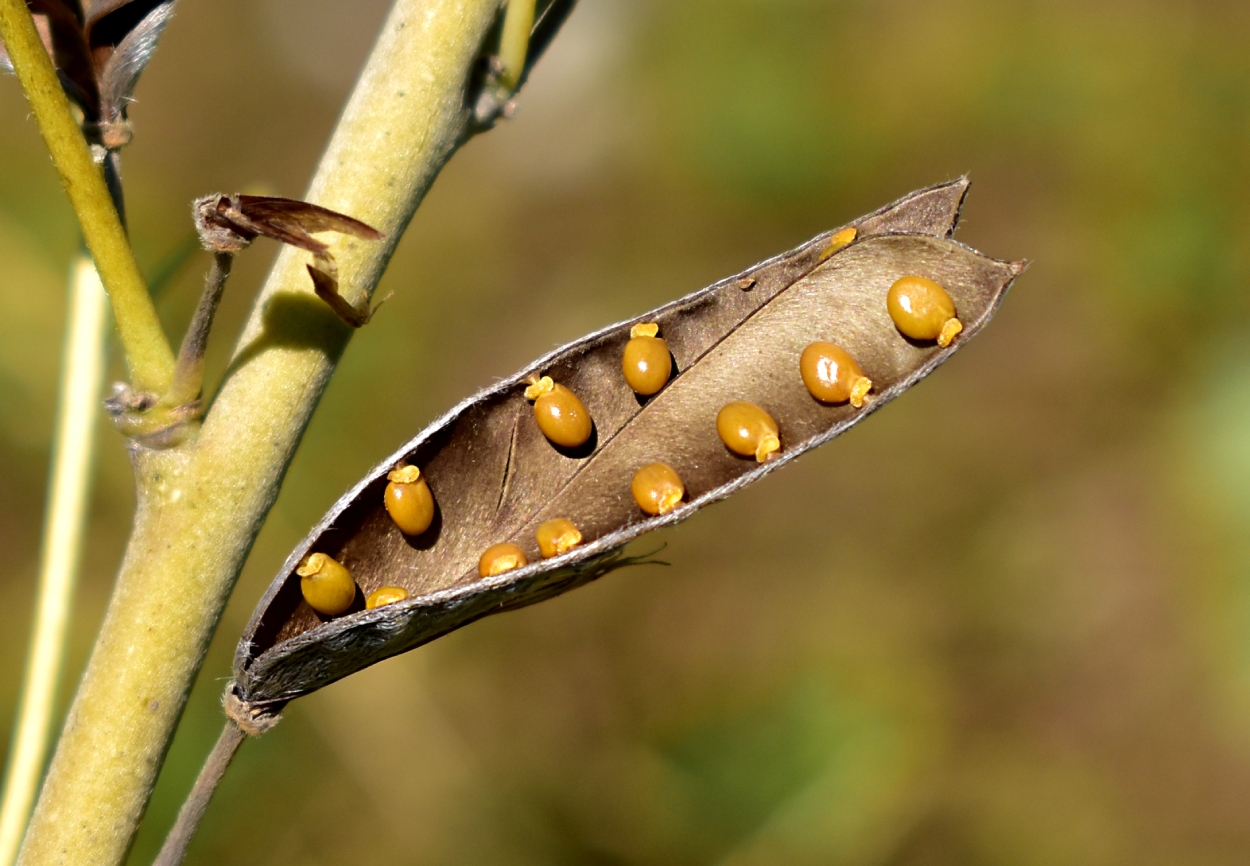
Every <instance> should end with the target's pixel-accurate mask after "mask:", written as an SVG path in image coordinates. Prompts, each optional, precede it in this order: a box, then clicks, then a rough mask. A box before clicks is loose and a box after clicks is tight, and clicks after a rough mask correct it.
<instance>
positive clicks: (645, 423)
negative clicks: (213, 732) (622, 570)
mask: <svg viewBox="0 0 1250 866" xmlns="http://www.w3.org/2000/svg"><path fill="white" fill-rule="evenodd" d="M966 186H967V184H966V182H965V181H962V180H961V181H957V182H955V183H951V184H944V185H942V186H939V187H934V188H931V189H927V190H922V191H920V192H918V193H914V194H913V195H911V196H908V197H906V198H904V199H902V200H900V201H899V202H897V203H895V204H894V205H891V206H889V207H887V208H884V209H882V210H881V211H878V212H876V213H874V214H871V215H869V216H867V217H864V218H862V219H860V220H856V221H855V222H854V223H853V224H852V226H850V227H853V228H854V229H855V230H856V236H855V240H854V242H852V243H851V244H849V245H847V246H846V247H844V248H842V249H840V250H838V251H837V252H836V253H834V254H833V255H831V256H828V257H825V253H826V251H827V250H828V248H829V247H830V245H831V239H832V238H833V236H834V233H833V232H826V233H824V234H822V235H819V236H817V237H816V238H814V239H813V240H811V241H809V242H808V243H806V244H804V245H802V246H801V247H799V248H798V249H796V250H794V251H792V252H790V253H787V254H785V255H781V256H778V257H775V258H773V259H770V260H768V261H766V262H763V263H761V264H759V265H756V266H754V267H752V268H750V269H748V270H747V271H746V272H745V273H743V274H739V275H736V276H733V277H730V278H728V279H725V280H722V281H721V282H719V283H717V284H715V285H713V286H710V287H709V288H706V289H703V290H702V291H699V292H696V293H694V294H692V295H689V296H687V297H685V298H683V299H681V300H678V301H675V302H673V303H671V304H668V305H666V306H664V307H661V308H660V309H658V310H654V311H652V312H650V313H647V314H645V315H643V316H639V317H638V318H637V319H635V320H633V321H630V322H625V323H622V324H619V325H615V326H613V327H610V328H607V329H605V330H603V331H600V332H598V333H595V334H591V335H589V336H587V337H585V338H583V339H581V340H577V341H575V342H573V343H571V344H569V345H567V346H564V347H562V348H560V349H558V350H556V351H555V352H553V353H551V354H550V355H548V356H546V357H544V358H540V359H539V360H537V361H536V362H535V363H534V364H533V365H531V366H530V367H529V368H527V369H525V370H522V371H520V372H518V373H517V374H516V375H515V376H512V377H510V378H508V379H506V380H504V381H502V382H500V383H498V384H497V385H496V386H494V387H492V388H490V389H488V390H486V391H484V392H482V393H479V394H477V395H475V396H474V397H472V398H470V399H469V400H466V401H465V402H464V403H461V404H460V405H459V406H457V407H456V408H455V409H453V410H452V411H451V412H449V413H448V414H447V415H445V416H443V417H442V418H441V419H439V420H438V421H436V422H435V423H434V424H433V425H431V426H430V427H429V428H428V429H427V430H426V431H424V432H423V433H421V434H420V435H419V436H417V437H416V438H415V439H413V440H412V441H410V442H408V443H407V444H405V445H404V446H403V447H402V448H401V449H400V450H399V451H398V452H397V453H396V454H394V455H392V456H391V457H389V458H387V460H386V461H384V462H383V463H381V464H379V465H378V467H377V468H376V469H375V470H373V471H372V472H370V473H369V474H368V475H367V476H366V477H365V478H364V479H363V480H362V481H361V482H360V483H359V484H358V485H357V486H356V487H355V488H353V489H352V490H351V491H349V492H348V493H347V494H346V495H345V496H344V497H343V498H342V499H340V500H339V502H338V503H337V504H336V505H335V506H334V507H333V508H332V509H331V510H330V512H329V513H328V514H327V515H326V517H325V518H324V519H323V520H322V522H321V523H320V524H318V526H316V527H315V528H314V529H313V531H312V532H311V533H310V534H309V536H308V537H307V538H306V539H305V540H304V542H303V543H301V544H300V545H299V546H298V547H297V549H296V550H295V551H294V552H293V553H292V555H291V557H290V559H288V562H287V564H286V565H285V566H284V568H283V570H282V572H281V573H280V574H279V575H278V577H277V578H276V579H275V580H274V582H273V584H272V585H271V586H270V589H269V591H268V592H267V593H266V595H265V597H264V598H263V599H262V600H261V602H260V604H259V606H258V607H257V610H256V612H255V614H254V615H253V617H252V621H251V623H250V624H249V626H248V628H247V631H246V632H245V634H244V636H243V640H242V641H241V643H240V644H239V649H238V652H237V654H236V659H235V676H236V683H235V685H234V687H233V688H234V690H235V693H236V695H237V696H238V697H239V698H240V699H242V700H244V701H246V702H248V703H249V704H253V705H256V706H266V707H271V708H275V707H280V706H281V705H282V704H283V703H284V702H286V701H289V700H291V699H293V698H295V697H298V696H300V695H302V694H306V693H308V692H310V691H313V690H315V689H318V688H320V687H322V686H324V685H327V684H328V683H330V682H333V681H335V680H337V679H339V678H341V677H343V676H347V675H348V674H350V673H352V672H353V671H355V670H359V669H360V668H362V667H365V666H367V665H369V664H373V663H374V662H377V661H380V660H381V659H384V658H386V657H388V656H391V655H395V654H397V653H400V652H403V651H405V650H408V649H411V648H413V647H415V646H418V645H420V644H422V643H425V642H428V641H430V640H433V639H434V638H436V637H439V636H440V635H443V634H446V633H447V632H450V631H452V630H454V629H456V628H459V627H460V626H462V625H465V624H466V623H468V622H471V621H473V620H475V619H478V618H480V617H483V616H487V615H489V614H491V613H496V612H499V611H501V610H508V609H512V608H516V607H522V606H525V605H527V604H533V603H535V602H537V601H541V600H543V599H545V598H550V597H552V596H553V595H556V594H559V593H561V592H564V591H567V590H569V589H572V588H573V587H575V586H578V585H581V584H583V583H586V582H588V581H589V580H593V579H594V578H596V577H598V576H600V575H602V574H604V573H606V572H607V571H608V570H610V569H611V568H613V567H619V565H620V563H621V562H622V560H621V559H619V558H616V554H615V551H617V550H619V549H620V548H621V546H622V545H624V544H626V543H627V542H629V541H631V540H632V539H634V538H637V537H638V536H639V535H641V534H643V533H645V532H649V531H651V530H653V529H655V528H658V527H661V526H666V525H670V524H672V523H675V522H677V521H679V520H683V519H685V518H686V517H688V516H690V515H691V514H692V513H694V512H695V511H696V510H698V509H699V508H701V507H702V506H704V505H706V504H708V503H710V502H713V501H715V500H717V499H720V498H723V497H725V496H727V495H729V494H730V493H732V492H734V491H735V490H737V489H739V488H741V487H742V486H744V485H746V484H749V483H751V482H752V481H754V480H756V479H757V478H760V477H761V476H762V475H764V474H766V473H768V472H771V471H774V470H776V469H777V468H779V467H780V466H782V465H785V464H786V463H788V462H789V461H790V460H792V459H794V458H795V457H797V456H798V455H800V454H802V453H803V452H805V451H806V450H808V449H810V448H813V447H815V446H816V445H819V444H821V443H823V442H826V441H828V440H829V439H831V438H833V437H834V436H837V435H838V434H840V433H841V432H843V431H844V430H846V429H848V428H849V427H850V426H852V425H853V424H855V423H858V422H859V421H860V420H862V419H863V418H865V417H866V416H867V415H868V414H870V413H871V412H872V411H873V410H875V409H876V408H879V407H880V406H881V405H883V404H884V403H886V402H888V401H889V400H890V399H892V398H893V397H895V396H897V395H898V394H900V393H901V392H902V391H903V390H905V389H907V388H908V387H910V386H911V385H913V384H915V383H916V382H917V381H919V380H920V379H921V378H923V377H924V376H926V375H928V373H930V372H931V371H932V370H933V369H934V368H936V367H937V365H939V364H940V363H942V362H943V361H944V360H945V359H946V358H948V357H950V355H951V354H952V353H953V352H954V351H956V350H957V349H958V348H959V347H961V346H962V345H963V344H964V343H965V342H967V340H968V339H969V338H970V337H971V336H974V335H975V334H976V332H977V331H979V330H980V328H981V327H983V326H984V324H985V323H986V322H987V321H988V320H989V318H990V317H991V316H992V315H993V312H994V310H995V309H996V308H997V306H998V303H999V301H1000V300H1001V299H1002V296H1003V293H1004V292H1005V290H1006V288H1007V287H1008V285H1009V284H1010V283H1011V281H1012V280H1013V279H1014V278H1015V276H1016V275H1017V274H1018V273H1019V272H1020V270H1021V268H1022V266H1021V265H1019V264H1011V263H1005V262H999V261H996V260H994V259H990V258H987V257H985V256H983V255H981V254H979V253H977V252H975V251H973V250H970V249H968V248H967V247H963V246H961V245H959V244H957V243H955V242H953V241H950V240H947V237H948V235H949V234H950V232H951V230H952V229H953V227H954V224H955V222H956V220H957V217H958V212H959V206H960V203H961V201H962V199H963V195H964V192H965V190H966ZM917 272H919V273H925V274H929V275H931V276H932V277H933V278H934V279H938V280H939V281H941V282H943V284H944V285H946V286H947V287H948V288H950V290H951V292H952V294H953V295H954V296H955V300H956V302H957V303H958V304H959V306H960V310H961V312H962V314H963V316H964V318H965V322H966V325H967V330H966V332H965V334H964V335H963V336H962V337H961V338H960V339H959V340H958V341H956V342H955V343H954V344H952V345H951V346H950V347H948V348H941V347H938V346H936V345H933V344H929V345H917V344H914V343H912V342H909V341H908V340H906V339H905V338H904V337H903V336H902V335H900V334H899V333H898V332H897V330H896V329H895V328H894V327H893V325H892V323H891V321H890V318H889V314H888V312H887V310H886V305H885V294H886V291H887V290H888V288H889V286H890V285H891V283H892V282H893V281H894V280H896V279H897V278H898V277H899V276H900V275H902V274H904V273H917ZM746 284H749V285H750V286H751V288H750V290H749V291H744V290H743V289H742V286H743V285H746ZM639 322H646V323H654V324H657V325H658V326H659V329H660V333H663V334H665V336H666V338H667V340H668V342H669V345H670V346H671V348H672V352H673V355H674V357H675V359H676V365H675V373H674V376H673V378H672V380H671V381H670V382H669V383H668V384H667V385H666V386H665V388H664V389H663V390H662V391H660V392H659V393H658V394H656V395H655V396H654V397H651V398H649V399H647V400H645V401H640V400H639V399H637V397H636V395H635V394H634V393H633V391H632V390H631V389H630V388H629V387H628V385H627V384H626V383H625V382H624V381H623V380H622V377H621V376H620V359H621V352H622V351H623V348H624V346H625V344H626V343H627V342H628V341H629V339H630V332H631V328H632V326H634V325H636V324H638V323H639ZM813 339H834V340H836V341H837V342H838V344H839V345H842V346H845V347H846V348H847V350H848V351H851V352H853V353H854V355H855V357H856V358H857V359H858V361H859V362H860V363H861V364H862V365H863V367H864V370H865V372H866V373H867V374H869V375H871V376H872V377H873V382H874V388H873V393H872V396H871V399H870V400H868V401H866V402H865V403H864V406H863V408H860V409H857V408H854V407H852V406H851V405H849V404H845V403H844V404H841V405H828V404H825V403H822V402H820V401H818V400H814V399H812V396H811V394H810V393H808V390H807V388H806V387H805V385H804V383H803V381H802V379H801V377H800V375H799V369H798V358H799V355H800V353H801V352H802V350H803V348H804V347H805V346H807V345H808V344H810V343H811V342H812V340H813ZM543 375H551V376H552V378H553V379H554V380H557V381H560V382H562V383H567V385H568V386H569V387H570V388H572V389H573V390H575V391H576V393H578V395H579V396H580V397H581V398H582V399H583V400H585V402H586V405H587V407H588V408H589V410H590V411H591V412H592V413H593V415H594V417H595V423H596V427H597V432H598V438H597V444H596V445H595V447H594V448H593V449H592V450H591V451H590V452H589V453H584V454H583V453H580V452H578V453H575V454H570V453H568V452H566V451H562V450H560V449H557V448H555V447H553V446H552V445H551V443H550V442H548V441H547V439H546V438H545V437H544V436H543V435H542V433H541V432H540V431H539V430H538V429H537V426H536V425H535V424H534V423H533V419H532V418H530V417H529V415H530V414H532V410H531V409H530V407H529V404H528V403H527V401H526V399H525V393H524V392H525V390H526V388H527V386H528V385H529V384H530V383H531V382H533V381H535V380H536V379H539V378H540V377H541V376H543ZM735 399H742V400H750V401H754V402H759V403H763V404H766V405H767V407H768V409H769V411H770V413H771V414H772V415H773V416H774V417H775V419H776V421H777V422H778V424H779V425H780V428H781V436H782V440H783V442H784V448H783V449H782V450H781V452H780V453H778V454H776V455H775V457H774V459H770V460H768V461H767V462H765V463H757V462H756V461H755V460H754V459H743V458H741V457H737V456H735V455H734V454H732V453H730V452H729V451H728V449H726V448H725V446H724V445H723V444H722V443H721V441H720V439H719V438H718V437H717V433H716V427H715V418H716V414H717V411H718V410H719V408H720V407H722V406H724V405H725V404H726V403H727V402H730V401H732V400H735ZM401 462H407V463H411V464H414V465H419V466H420V467H421V474H422V476H423V477H425V478H428V479H429V483H430V485H431V487H432V488H434V489H435V490H436V491H438V496H439V520H438V522H436V523H435V525H433V526H431V527H430V529H429V530H428V531H427V532H425V533H424V534H423V535H421V536H420V537H419V538H411V537H406V536H405V535H404V534H403V533H402V532H401V531H400V530H399V529H398V528H397V527H396V526H395V525H394V522H393V521H392V519H391V518H390V516H389V515H388V514H387V512H386V509H385V506H384V491H385V488H386V485H387V484H388V483H389V482H388V475H389V474H390V473H391V472H392V471H393V470H394V467H395V466H396V465H399V464H400V463H401ZM656 462H664V463H666V464H670V465H671V466H672V467H673V468H674V469H675V470H676V471H677V472H678V473H679V477H680V481H681V483H682V484H683V485H684V496H683V497H682V498H680V499H679V501H677V502H676V503H675V504H674V505H673V507H672V508H671V509H654V510H653V511H652V512H650V513H648V512H646V511H644V509H642V508H640V507H639V505H638V504H637V503H636V502H635V500H634V496H633V495H632V493H631V478H632V477H633V476H634V475H635V473H636V472H637V470H638V469H640V468H641V467H643V466H645V465H648V464H651V463H656ZM661 512H662V513H661ZM556 518H566V519H569V520H572V521H573V522H574V523H575V524H576V527H577V529H578V531H579V532H580V533H581V534H582V536H583V541H582V543H581V544H580V545H579V546H577V547H575V548H573V549H572V550H570V551H568V552H567V553H565V554H564V556H562V557H561V558H560V559H559V560H552V562H556V563H558V565H559V568H556V569H553V568H552V566H551V563H550V562H545V561H543V560H541V559H540V557H539V556H538V555H536V554H537V553H538V552H539V551H538V549H537V548H536V547H535V537H536V536H535V533H536V530H537V528H538V527H540V526H542V525H543V524H544V523H547V522H548V521H551V520H553V519H556ZM503 542H510V543H513V544H516V545H518V546H520V547H521V548H522V549H523V550H525V551H526V552H527V554H530V555H529V557H528V558H529V562H530V564H528V565H526V566H524V567H520V568H517V569H516V570H514V571H508V572H505V573H503V574H499V575H496V576H493V577H486V578H481V577H479V576H478V565H479V557H480V556H481V554H482V552H483V551H484V550H486V549H487V548H488V547H490V546H492V545H495V544H499V543H503ZM313 552H324V553H326V554H327V555H329V556H332V557H335V558H336V559H339V560H340V561H342V562H343V563H344V564H345V565H347V566H348V567H349V568H350V569H351V571H352V574H353V575H354V576H355V577H356V579H357V580H358V581H359V584H360V586H361V588H362V590H363V591H365V592H371V591H373V590H374V589H375V588H377V587H380V586H400V587H403V588H404V589H406V590H407V591H408V592H409V597H408V598H407V599H405V600H404V601H401V602H398V603H396V604H393V605H387V606H386V607H385V608H379V609H376V610H372V611H365V612H360V613H356V612H352V613H348V614H347V615H345V616H342V617H340V618H338V619H334V620H332V621H329V622H323V621H322V618H320V617H318V616H317V615H316V614H315V613H314V612H313V611H312V610H311V609H309V608H307V606H306V605H304V604H303V603H302V602H301V599H300V595H299V589H298V578H296V577H295V576H294V569H295V568H296V567H297V566H298V564H299V563H300V561H301V560H302V559H303V557H305V556H307V555H309V554H310V553H313Z"/></svg>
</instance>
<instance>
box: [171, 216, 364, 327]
mask: <svg viewBox="0 0 1250 866" xmlns="http://www.w3.org/2000/svg"><path fill="white" fill-rule="evenodd" d="M191 213H192V215H193V217H194V219H195V228H196V231H197V232H198V233H199V236H200V242H201V243H202V244H203V245H204V248H205V249H207V250H212V251H213V252H218V253H232V254H233V253H237V252H239V251H240V250H243V249H245V248H246V247H247V246H248V244H250V243H251V242H252V241H254V240H256V238H258V237H260V236H262V235H263V236H265V237H267V238H272V239H274V240H276V241H280V242H282V243H284V244H290V245H291V246H293V247H297V248H299V249H301V250H307V251H308V252H310V253H312V254H313V263H312V264H310V265H308V275H309V276H310V277H312V281H313V289H314V290H315V291H316V293H317V295H318V297H320V298H321V299H322V300H324V301H325V302H326V303H327V304H329V305H330V309H332V310H333V311H334V313H335V315H337V316H338V317H339V318H340V319H342V320H343V322H344V323H346V324H347V325H349V326H351V327H353V328H359V327H362V326H363V325H366V324H368V322H369V319H370V318H372V317H373V314H374V312H376V311H377V307H374V308H372V309H370V308H369V306H368V304H367V303H365V304H363V305H362V306H361V307H359V308H358V307H354V306H352V304H350V303H349V302H348V301H347V299H346V298H344V297H343V296H342V295H340V294H339V281H338V273H339V268H338V264H337V263H336V262H335V261H334V256H332V255H330V245H329V244H327V243H325V242H323V241H319V240H317V239H316V238H314V237H313V234H314V233H317V232H340V233H342V234H347V235H352V236H353V237H358V238H363V239H364V240H370V241H376V240H381V239H382V238H384V237H386V235H385V234H383V233H382V232H380V231H378V230H377V229H375V228H374V227H373V226H370V225H366V224H365V223H362V222H361V221H360V220H358V219H352V218H351V217H349V216H347V215H346V214H341V213H339V212H338V211H332V210H329V209H328V208H324V207H320V206H318V205H315V204H309V203H308V202H306V201H299V200H298V199H293V198H278V197H275V196H265V195H240V194H235V195H223V194H222V193H213V194H212V195H206V196H204V197H202V198H198V199H196V200H195V202H194V203H193V204H192V206H191ZM379 306H381V304H379Z"/></svg>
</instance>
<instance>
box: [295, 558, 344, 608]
mask: <svg viewBox="0 0 1250 866" xmlns="http://www.w3.org/2000/svg"><path fill="white" fill-rule="evenodd" d="M295 573H296V574H298V575H299V588H300V592H302V593H304V601H306V602H308V605H309V606H310V607H311V608H312V609H313V610H315V611H316V612H317V613H320V614H324V615H325V616H338V615H339V614H340V613H343V612H344V611H345V610H347V609H348V608H349V607H351V606H352V602H353V601H355V600H356V582H355V581H354V580H352V575H351V572H349V571H348V570H347V569H346V568H344V567H343V565H342V564H341V563H338V562H336V561H335V560H333V559H331V558H330V557H328V556H326V555H325V554H324V553H313V554H310V555H309V556H308V557H307V558H305V559H304V561H303V563H302V564H301V565H300V567H299V568H297V569H296V570H295Z"/></svg>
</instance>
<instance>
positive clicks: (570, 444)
mask: <svg viewBox="0 0 1250 866" xmlns="http://www.w3.org/2000/svg"><path fill="white" fill-rule="evenodd" d="M525 399H527V400H533V401H534V420H536V421H537V422H538V429H539V430H541V431H543V435H544V436H546V437H547V439H548V440H550V441H551V443H552V444H553V445H559V446H560V447H562V448H576V447H578V446H579V445H584V444H586V440H587V439H589V438H590V431H591V421H590V413H589V412H587V411H586V407H585V406H583V405H582V401H581V400H578V399H577V395H576V394H574V393H573V392H572V391H570V390H569V389H568V388H566V387H564V386H563V385H557V384H556V383H555V382H553V381H551V377H550V376H543V377H542V378H541V379H539V380H538V381H537V382H534V383H533V384H532V385H530V386H529V387H528V388H526V389H525Z"/></svg>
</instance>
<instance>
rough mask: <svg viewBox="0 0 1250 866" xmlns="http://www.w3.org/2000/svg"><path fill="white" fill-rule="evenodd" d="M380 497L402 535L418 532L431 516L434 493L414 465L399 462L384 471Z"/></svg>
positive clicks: (429, 520)
mask: <svg viewBox="0 0 1250 866" xmlns="http://www.w3.org/2000/svg"><path fill="white" fill-rule="evenodd" d="M386 478H387V481H388V482H390V483H388V484H387V485H386V493H385V494H384V495H383V497H382V500H383V502H385V503H386V511H387V513H388V514H390V515H391V520H393V521H395V525H396V526H398V527H399V531H400V532H402V533H404V534H405V535H420V534H421V533H423V532H425V531H426V530H427V529H429V528H430V523H431V522H433V520H434V494H432V493H430V486H429V485H428V484H426V483H425V479H424V478H422V477H421V470H420V469H418V468H417V467H415V466H400V467H398V468H396V469H392V470H391V471H390V472H389V473H387V476H386Z"/></svg>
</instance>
